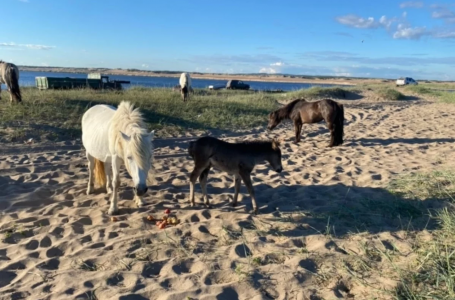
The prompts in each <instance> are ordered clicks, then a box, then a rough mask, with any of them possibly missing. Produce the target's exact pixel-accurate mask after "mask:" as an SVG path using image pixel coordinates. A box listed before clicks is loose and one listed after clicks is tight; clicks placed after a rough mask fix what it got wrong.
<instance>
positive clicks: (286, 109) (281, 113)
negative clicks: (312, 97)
mask: <svg viewBox="0 0 455 300" xmlns="http://www.w3.org/2000/svg"><path fill="white" fill-rule="evenodd" d="M300 101H303V102H306V100H305V99H303V98H297V99H295V100H292V101H291V102H289V103H288V104H286V105H285V106H283V107H282V108H279V109H277V110H276V111H275V112H276V114H277V117H278V118H279V119H280V120H282V119H285V118H289V116H290V115H291V113H292V111H293V110H294V107H295V106H296V104H297V103H299V102H300Z"/></svg>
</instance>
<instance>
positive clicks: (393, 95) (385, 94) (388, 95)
mask: <svg viewBox="0 0 455 300" xmlns="http://www.w3.org/2000/svg"><path fill="white" fill-rule="evenodd" d="M376 93H377V95H378V96H379V97H380V98H382V99H384V100H403V99H405V96H404V95H403V94H402V93H400V92H399V91H397V90H395V89H391V88H382V89H379V90H378V91H377V92H376Z"/></svg>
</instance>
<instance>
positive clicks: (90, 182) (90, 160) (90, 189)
mask: <svg viewBox="0 0 455 300" xmlns="http://www.w3.org/2000/svg"><path fill="white" fill-rule="evenodd" d="M87 159H88V185H87V195H90V194H91V193H93V188H94V182H93V176H94V174H93V170H94V169H95V158H94V157H93V156H91V155H90V154H89V153H88V152H87Z"/></svg>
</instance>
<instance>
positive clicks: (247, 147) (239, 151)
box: [188, 136, 283, 214]
mask: <svg viewBox="0 0 455 300" xmlns="http://www.w3.org/2000/svg"><path fill="white" fill-rule="evenodd" d="M279 146H280V143H279V142H278V141H275V140H273V141H271V142H270V141H269V142H267V141H266V142H264V141H255V142H244V143H228V142H224V141H221V140H219V139H216V138H213V137H208V136H207V137H202V138H199V139H198V140H196V141H192V142H190V145H189V147H188V153H189V154H190V156H191V157H192V158H193V159H194V163H195V166H194V170H193V172H191V176H190V202H191V206H194V205H195V203H194V185H195V183H196V180H197V179H198V177H199V183H200V184H201V189H202V193H203V196H204V202H205V205H206V206H207V207H210V202H209V199H208V197H207V187H206V186H207V177H208V174H209V172H210V169H211V168H212V166H213V167H215V168H217V169H220V170H222V171H225V172H227V173H228V174H232V175H234V178H235V194H234V199H233V201H232V206H233V207H235V206H236V205H237V198H238V195H239V191H240V183H241V181H242V180H243V183H245V185H246V188H247V189H248V192H249V193H250V196H251V202H252V204H253V211H254V213H255V214H257V212H258V208H257V205H256V197H255V195H254V189H253V184H252V182H251V172H252V171H253V169H254V167H255V166H256V164H258V163H261V162H263V161H268V162H269V163H270V165H271V166H272V168H273V170H274V171H275V172H277V173H280V172H281V171H282V170H283V167H282V165H281V150H280V148H279Z"/></svg>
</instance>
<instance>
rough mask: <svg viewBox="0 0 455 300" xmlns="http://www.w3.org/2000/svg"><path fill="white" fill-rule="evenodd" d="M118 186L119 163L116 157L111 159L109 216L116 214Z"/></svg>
mask: <svg viewBox="0 0 455 300" xmlns="http://www.w3.org/2000/svg"><path fill="white" fill-rule="evenodd" d="M119 186H120V162H119V161H118V159H117V156H113V157H112V196H111V207H110V208H109V212H108V213H109V214H110V215H115V214H117V213H118V205H117V202H118V188H119Z"/></svg>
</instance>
